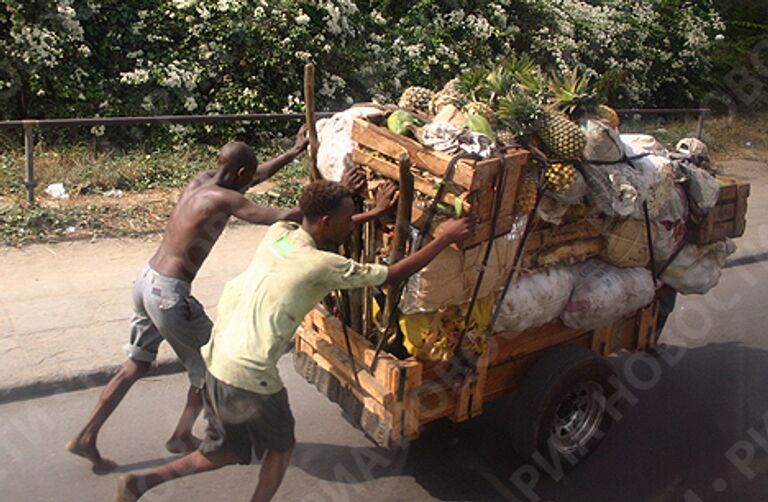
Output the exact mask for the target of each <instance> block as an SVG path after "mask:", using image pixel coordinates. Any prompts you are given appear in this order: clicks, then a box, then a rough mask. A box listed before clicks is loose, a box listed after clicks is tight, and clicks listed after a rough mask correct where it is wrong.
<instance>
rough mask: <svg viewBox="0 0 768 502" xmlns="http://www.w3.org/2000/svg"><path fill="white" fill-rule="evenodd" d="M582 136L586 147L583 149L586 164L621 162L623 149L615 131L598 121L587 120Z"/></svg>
mask: <svg viewBox="0 0 768 502" xmlns="http://www.w3.org/2000/svg"><path fill="white" fill-rule="evenodd" d="M584 135H585V136H586V137H587V145H586V146H585V147H584V159H585V161H586V162H609V163H615V162H621V159H622V158H623V157H624V148H623V144H622V142H621V137H620V136H619V133H618V131H617V130H616V129H613V128H612V127H610V126H608V125H607V124H605V123H604V122H602V121H600V120H591V119H590V120H588V121H587V125H586V129H585V131H584Z"/></svg>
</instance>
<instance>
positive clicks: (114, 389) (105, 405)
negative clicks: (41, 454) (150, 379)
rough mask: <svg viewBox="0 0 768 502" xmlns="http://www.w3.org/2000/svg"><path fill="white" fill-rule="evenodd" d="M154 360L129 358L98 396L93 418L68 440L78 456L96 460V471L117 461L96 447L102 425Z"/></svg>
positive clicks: (94, 466) (94, 461) (70, 448)
mask: <svg viewBox="0 0 768 502" xmlns="http://www.w3.org/2000/svg"><path fill="white" fill-rule="evenodd" d="M150 364H151V363H148V362H144V361H136V360H134V359H128V360H127V361H126V362H125V364H123V366H122V367H121V368H120V371H118V372H117V374H116V375H115V376H114V377H112V380H110V381H109V383H108V384H107V386H106V387H104V390H103V391H102V392H101V395H100V396H99V402H98V403H97V404H96V408H95V409H94V410H93V414H92V415H91V418H90V419H88V422H87V423H86V424H85V427H83V429H82V430H81V431H80V432H79V433H78V434H77V435H76V436H75V437H74V438H72V439H71V440H70V441H69V442H68V443H67V450H69V451H71V452H72V453H74V454H75V455H80V456H81V457H83V458H86V459H88V460H90V461H91V462H92V463H93V470H94V471H97V472H104V471H109V470H112V469H114V468H115V467H116V466H117V464H115V463H114V462H113V461H111V460H108V459H105V458H103V457H102V456H101V454H99V450H98V449H97V448H96V439H97V438H98V435H99V431H100V430H101V426H102V425H104V422H106V421H107V418H109V416H110V415H111V414H112V412H113V411H115V408H117V405H118V404H120V401H122V400H123V397H125V394H126V393H127V392H128V389H130V388H131V386H132V385H133V384H134V382H136V380H138V379H139V378H141V377H142V376H143V375H144V374H145V373H146V372H147V371H148V370H149V367H150Z"/></svg>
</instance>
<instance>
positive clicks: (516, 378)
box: [483, 332, 592, 402]
mask: <svg viewBox="0 0 768 502" xmlns="http://www.w3.org/2000/svg"><path fill="white" fill-rule="evenodd" d="M591 338H592V335H591V333H589V332H588V333H583V334H581V336H578V337H576V338H573V339H571V340H569V341H568V343H572V344H574V345H579V346H582V347H585V348H589V346H590V342H591ZM553 346H554V345H552V346H547V347H546V348H550V347H553ZM545 353H546V350H541V351H538V352H536V353H531V354H527V355H526V357H521V358H517V359H513V360H510V361H507V362H505V363H504V364H501V365H498V366H491V367H489V368H488V380H487V383H486V385H485V392H484V397H483V399H484V400H485V402H490V401H493V400H494V399H498V398H500V397H501V396H503V395H504V394H507V393H508V392H511V391H513V390H515V389H516V388H517V386H518V385H520V383H521V382H522V381H523V379H524V378H525V375H526V374H527V373H528V371H529V370H530V369H531V367H532V366H533V365H534V364H536V362H537V361H538V360H539V358H541V356H542V355H544V354H545Z"/></svg>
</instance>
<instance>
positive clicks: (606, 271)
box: [560, 260, 655, 330]
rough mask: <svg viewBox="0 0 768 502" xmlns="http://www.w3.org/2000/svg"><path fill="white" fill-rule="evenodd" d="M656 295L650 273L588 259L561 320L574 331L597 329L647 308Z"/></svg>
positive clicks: (641, 269)
mask: <svg viewBox="0 0 768 502" xmlns="http://www.w3.org/2000/svg"><path fill="white" fill-rule="evenodd" d="M654 294H655V291H654V288H653V277H652V275H651V272H650V271H649V270H647V269H644V268H616V267H614V266H611V265H608V264H607V263H605V262H603V261H601V260H589V261H588V262H586V263H584V264H583V265H582V266H581V268H580V269H579V272H578V274H577V275H576V286H575V287H574V289H573V294H572V295H571V298H570V300H569V301H568V304H567V305H566V306H565V310H564V312H563V313H562V315H561V316H560V319H561V320H562V321H563V324H565V325H566V326H568V327H569V328H572V329H579V330H581V329H585V330H586V329H595V328H598V327H600V326H605V325H607V324H610V323H612V322H614V321H617V320H618V319H621V318H622V317H624V316H625V315H627V314H629V313H631V312H634V311H636V310H638V309H641V308H643V307H645V306H646V305H648V304H650V303H651V301H653V297H654Z"/></svg>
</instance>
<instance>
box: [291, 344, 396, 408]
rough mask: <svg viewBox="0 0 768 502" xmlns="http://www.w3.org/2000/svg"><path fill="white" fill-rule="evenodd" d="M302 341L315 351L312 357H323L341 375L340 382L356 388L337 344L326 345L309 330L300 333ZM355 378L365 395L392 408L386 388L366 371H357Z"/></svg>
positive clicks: (348, 366) (391, 396)
mask: <svg viewBox="0 0 768 502" xmlns="http://www.w3.org/2000/svg"><path fill="white" fill-rule="evenodd" d="M302 339H303V341H305V342H307V343H308V344H309V345H311V346H312V347H313V348H314V349H315V350H316V351H317V354H314V355H313V357H314V356H316V355H318V354H319V355H321V356H323V357H324V358H325V359H327V360H328V361H330V362H331V363H332V364H333V365H334V366H335V367H336V368H337V372H338V373H339V374H340V375H341V377H342V381H343V382H344V383H345V384H347V385H350V386H353V387H357V383H356V382H355V374H354V373H353V372H352V365H351V364H350V362H349V355H348V354H347V353H346V352H344V351H343V350H341V348H340V347H339V346H338V345H337V344H333V343H328V342H327V341H325V340H323V339H322V338H320V337H319V336H317V334H316V333H314V332H312V331H310V330H307V331H305V332H304V333H302ZM357 378H358V381H359V382H360V387H361V388H362V390H363V391H364V392H365V393H367V394H368V395H369V396H371V397H372V398H374V399H375V400H376V401H377V402H379V403H381V404H382V405H383V406H384V407H386V408H390V407H391V406H392V403H393V401H394V396H393V395H392V394H389V393H388V392H387V389H386V387H384V386H382V385H381V384H380V383H379V382H377V381H376V379H375V378H374V377H373V375H371V374H370V373H369V372H368V371H367V370H365V369H358V371H357Z"/></svg>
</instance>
